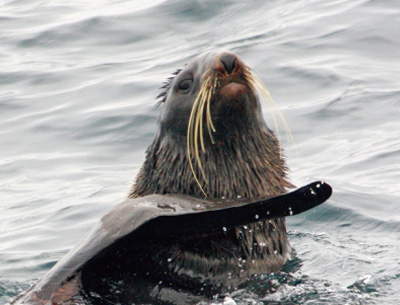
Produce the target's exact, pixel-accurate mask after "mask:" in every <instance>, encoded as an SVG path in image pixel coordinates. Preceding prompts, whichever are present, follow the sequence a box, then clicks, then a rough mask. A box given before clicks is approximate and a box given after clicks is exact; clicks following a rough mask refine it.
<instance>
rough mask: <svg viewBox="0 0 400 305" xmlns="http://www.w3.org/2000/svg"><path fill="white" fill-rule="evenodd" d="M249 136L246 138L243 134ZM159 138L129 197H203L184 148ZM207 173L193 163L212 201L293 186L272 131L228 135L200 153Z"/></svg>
mask: <svg viewBox="0 0 400 305" xmlns="http://www.w3.org/2000/svg"><path fill="white" fill-rule="evenodd" d="M244 134H245V135H244ZM181 142H182V139H179V138H173V137H172V136H168V135H164V136H162V137H156V139H155V140H154V142H153V143H152V145H151V146H150V147H149V149H148V151H147V155H146V160H145V162H144V164H143V166H142V168H141V170H140V172H139V174H138V176H137V180H136V183H135V185H134V186H133V188H132V190H131V193H130V197H132V198H133V197H140V196H145V195H149V194H184V195H191V196H196V197H202V198H204V194H203V193H202V191H201V189H200V187H199V185H198V184H197V182H196V179H195V177H194V175H193V172H192V171H191V168H190V164H189V161H188V154H187V151H186V145H185V143H181ZM199 156H200V161H201V164H202V168H203V171H201V170H200V168H199V166H198V164H197V160H195V159H192V164H193V165H194V171H195V174H196V176H197V177H198V180H199V182H200V184H201V186H202V188H203V190H204V191H205V193H206V194H207V196H208V197H210V198H225V199H235V198H238V197H241V198H258V197H265V196H274V195H278V194H282V193H285V192H286V187H292V184H290V183H289V182H288V181H287V178H286V172H287V168H286V165H285V162H284V160H283V158H282V153H281V150H280V145H279V141H278V139H277V138H276V137H275V135H274V133H273V132H272V131H271V130H269V129H268V130H264V129H261V130H258V131H254V130H253V132H251V133H240V132H237V134H230V135H229V138H226V139H223V138H222V139H219V140H218V141H217V142H215V143H214V144H213V145H209V146H208V147H207V150H206V152H205V153H202V152H200V154H199Z"/></svg>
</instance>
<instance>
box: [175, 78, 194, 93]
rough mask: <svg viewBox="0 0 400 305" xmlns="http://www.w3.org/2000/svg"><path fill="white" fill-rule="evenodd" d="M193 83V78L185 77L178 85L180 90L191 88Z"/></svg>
mask: <svg viewBox="0 0 400 305" xmlns="http://www.w3.org/2000/svg"><path fill="white" fill-rule="evenodd" d="M192 84H193V78H185V79H184V80H181V82H180V83H179V85H178V88H179V90H183V91H185V90H189V89H190V87H192Z"/></svg>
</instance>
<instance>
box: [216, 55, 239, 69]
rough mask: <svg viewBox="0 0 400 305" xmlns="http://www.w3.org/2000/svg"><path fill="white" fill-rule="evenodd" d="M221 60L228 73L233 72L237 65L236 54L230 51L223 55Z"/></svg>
mask: <svg viewBox="0 0 400 305" xmlns="http://www.w3.org/2000/svg"><path fill="white" fill-rule="evenodd" d="M220 61H221V62H222V64H223V65H224V67H225V70H226V72H228V74H231V73H232V71H233V69H235V66H236V56H235V55H233V54H230V53H226V54H224V55H222V56H221V58H220Z"/></svg>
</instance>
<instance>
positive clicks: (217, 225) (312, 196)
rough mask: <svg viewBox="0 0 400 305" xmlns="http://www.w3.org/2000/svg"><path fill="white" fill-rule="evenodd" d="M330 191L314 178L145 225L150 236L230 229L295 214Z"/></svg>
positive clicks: (209, 203) (158, 219)
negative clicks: (263, 196)
mask: <svg viewBox="0 0 400 305" xmlns="http://www.w3.org/2000/svg"><path fill="white" fill-rule="evenodd" d="M331 194H332V188H331V186H330V185H329V184H327V183H325V182H322V181H317V182H313V183H310V184H308V185H306V186H303V187H301V188H299V189H297V190H295V191H293V192H290V193H287V194H284V195H280V196H276V197H271V198H268V199H264V200H260V201H255V202H249V201H248V200H246V201H245V200H237V201H212V202H208V204H207V205H206V210H205V211H198V212H192V213H188V214H171V215H163V216H159V217H157V218H155V219H152V220H151V221H149V222H148V225H149V230H150V231H151V234H154V235H163V234H165V232H167V233H168V234H169V235H170V234H178V233H184V234H194V233H207V232H212V231H219V230H222V228H223V227H225V228H232V227H236V226H240V225H245V224H249V223H252V222H257V221H260V220H265V219H272V218H278V217H285V216H292V215H298V214H300V213H303V212H305V211H307V210H310V209H312V208H314V207H316V206H318V205H320V204H322V203H324V202H325V201H326V200H327V199H328V198H329V197H330V196H331ZM149 233H150V232H149Z"/></svg>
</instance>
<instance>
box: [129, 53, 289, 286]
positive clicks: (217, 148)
mask: <svg viewBox="0 0 400 305" xmlns="http://www.w3.org/2000/svg"><path fill="white" fill-rule="evenodd" d="M258 85H259V82H257V80H256V79H255V77H254V76H253V74H252V73H251V71H250V69H249V68H248V67H247V66H246V65H245V64H244V63H243V62H242V60H241V59H240V58H239V57H238V56H237V55H235V54H232V53H228V52H223V53H207V54H205V55H201V56H199V57H197V58H195V59H194V60H193V61H192V62H191V63H190V64H188V65H187V66H186V67H185V68H184V69H182V70H180V71H178V72H177V73H176V75H175V76H174V77H173V78H171V79H170V80H169V81H168V82H167V83H166V85H165V86H164V92H163V93H162V94H161V95H160V97H161V98H162V104H163V105H162V107H163V108H162V113H161V115H160V119H159V124H158V130H157V135H156V137H155V139H154V141H153V143H152V144H151V146H150V147H149V149H148V151H147V155H146V160H145V162H144V164H143V166H142V168H141V170H140V172H139V174H138V177H137V180H136V183H135V184H134V186H133V188H132V191H131V193H130V197H132V198H135V197H140V196H145V195H148V194H154V193H156V194H184V195H191V196H196V197H203V198H204V197H205V196H206V197H207V198H226V199H236V198H261V197H268V196H275V195H279V194H283V193H285V192H286V188H287V187H292V185H291V184H290V183H289V182H288V180H287V178H286V166H285V163H284V160H283V158H282V153H281V148H280V144H279V141H278V139H277V138H276V137H275V135H274V133H273V132H272V131H271V130H270V129H269V128H268V127H267V125H266V123H265V121H264V119H263V116H262V112H261V105H260V100H259V94H258V93H257V90H256V89H257V86H258ZM289 257H290V246H289V244H288V240H287V234H286V226H285V220H284V219H283V218H277V219H272V220H268V221H257V220H256V219H255V222H254V223H249V224H248V225H245V226H241V227H237V228H235V229H233V230H223V228H221V231H220V232H218V233H214V234H213V235H207V236H185V235H183V236H175V237H174V241H173V242H172V243H171V244H168V245H166V246H165V248H163V250H162V252H161V253H159V255H158V256H157V261H156V262H153V263H155V264H157V262H158V261H161V262H165V261H167V264H166V268H167V269H168V272H167V273H168V275H169V276H170V275H171V274H174V275H175V276H176V277H182V278H185V283H187V285H188V286H201V285H202V284H204V285H206V286H207V285H209V286H210V287H212V288H213V289H211V290H214V288H215V290H218V291H227V290H230V289H233V288H236V287H238V286H240V285H241V284H242V283H243V282H244V281H246V280H247V279H248V278H249V277H251V276H252V275H255V274H262V273H269V272H274V271H277V270H279V269H280V268H281V267H282V265H283V264H284V263H285V261H286V260H287V259H288V258H289ZM168 258H170V259H171V260H170V261H168ZM161 264H163V263H161ZM160 268H161V266H160ZM216 287H217V288H218V289H216Z"/></svg>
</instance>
